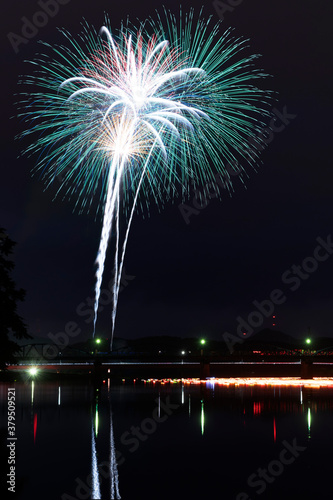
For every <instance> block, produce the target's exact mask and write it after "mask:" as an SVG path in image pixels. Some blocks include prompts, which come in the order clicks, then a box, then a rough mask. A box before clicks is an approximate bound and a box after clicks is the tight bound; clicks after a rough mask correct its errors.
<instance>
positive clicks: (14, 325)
mask: <svg viewBox="0 0 333 500" xmlns="http://www.w3.org/2000/svg"><path fill="white" fill-rule="evenodd" d="M15 245H16V243H15V242H14V241H12V240H11V239H10V238H9V236H8V235H7V234H6V232H5V229H3V228H0V368H5V365H6V363H10V362H13V361H14V360H15V358H14V354H15V352H17V351H18V350H19V345H18V344H17V343H16V342H14V341H13V340H10V338H9V336H10V334H12V336H13V337H15V338H16V339H29V338H32V337H31V335H29V334H28V332H27V327H26V325H25V324H24V322H23V319H22V318H21V317H20V316H19V315H18V313H17V303H18V302H19V301H22V300H24V297H25V291H24V290H22V288H20V289H17V288H16V284H15V282H14V280H13V279H12V278H11V274H12V271H13V269H14V267H15V265H14V262H13V261H12V260H11V257H10V256H11V254H12V253H13V249H14V246H15Z"/></svg>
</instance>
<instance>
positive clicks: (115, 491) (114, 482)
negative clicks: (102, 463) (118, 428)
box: [110, 409, 121, 500]
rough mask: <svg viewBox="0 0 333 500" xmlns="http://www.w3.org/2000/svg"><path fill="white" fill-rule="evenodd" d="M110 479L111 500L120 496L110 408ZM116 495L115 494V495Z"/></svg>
mask: <svg viewBox="0 0 333 500" xmlns="http://www.w3.org/2000/svg"><path fill="white" fill-rule="evenodd" d="M110 480H111V500H114V499H115V498H117V499H119V498H121V496H120V493H119V481H118V468H117V458H116V448H115V444H114V436H113V421H112V413H111V409H110ZM115 495H116V496H115Z"/></svg>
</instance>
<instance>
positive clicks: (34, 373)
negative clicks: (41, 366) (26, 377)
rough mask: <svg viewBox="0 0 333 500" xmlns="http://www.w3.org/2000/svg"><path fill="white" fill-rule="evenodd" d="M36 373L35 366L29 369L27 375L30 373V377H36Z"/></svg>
mask: <svg viewBox="0 0 333 500" xmlns="http://www.w3.org/2000/svg"><path fill="white" fill-rule="evenodd" d="M37 372H38V369H37V368H36V367H35V366H34V367H33V368H30V369H29V373H30V375H32V377H34V376H35V375H37Z"/></svg>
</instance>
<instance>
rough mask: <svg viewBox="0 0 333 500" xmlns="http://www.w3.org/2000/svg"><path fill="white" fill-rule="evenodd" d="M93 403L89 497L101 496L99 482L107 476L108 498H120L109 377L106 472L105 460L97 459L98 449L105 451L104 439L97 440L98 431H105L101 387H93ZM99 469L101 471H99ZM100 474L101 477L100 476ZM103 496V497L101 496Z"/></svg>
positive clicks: (112, 499) (96, 497) (98, 497)
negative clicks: (108, 484)
mask: <svg viewBox="0 0 333 500" xmlns="http://www.w3.org/2000/svg"><path fill="white" fill-rule="evenodd" d="M94 396H95V405H94V406H93V410H92V418H91V469H92V470H91V477H92V489H91V498H92V499H100V498H102V497H101V483H102V481H103V478H104V479H107V478H109V480H110V500H115V499H117V500H118V499H120V498H121V496H120V492H119V475H118V465H117V459H116V447H115V439H114V430H113V415H112V407H111V384H110V379H108V384H107V400H108V413H109V420H110V425H109V434H110V438H109V443H110V450H109V462H108V464H107V467H106V468H107V473H105V471H104V470H103V468H102V467H103V466H105V465H106V463H105V462H103V463H99V461H98V451H99V449H100V455H101V456H102V455H103V453H104V452H105V441H104V440H103V441H101V442H99V438H98V435H99V431H101V433H105V428H104V429H103V424H104V423H105V411H103V415H102V417H103V420H102V421H101V420H100V405H101V389H100V388H99V387H95V389H94ZM100 471H101V472H100ZM101 475H102V478H101ZM103 498H104V497H103Z"/></svg>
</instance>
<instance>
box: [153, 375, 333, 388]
mask: <svg viewBox="0 0 333 500" xmlns="http://www.w3.org/2000/svg"><path fill="white" fill-rule="evenodd" d="M143 381H144V382H145V383H147V382H148V383H153V384H156V383H158V384H162V385H164V384H177V383H182V384H187V385H200V384H207V383H208V384H210V385H211V384H212V383H213V384H217V385H224V386H229V385H235V386H238V385H249V386H296V387H300V386H302V387H313V388H320V387H331V388H333V377H330V378H321V377H315V378H313V379H306V380H305V379H301V378H297V377H281V378H277V377H268V378H266V377H255V378H209V379H206V380H200V379H199V378H179V379H171V378H164V379H153V378H149V379H144V380H143Z"/></svg>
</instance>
